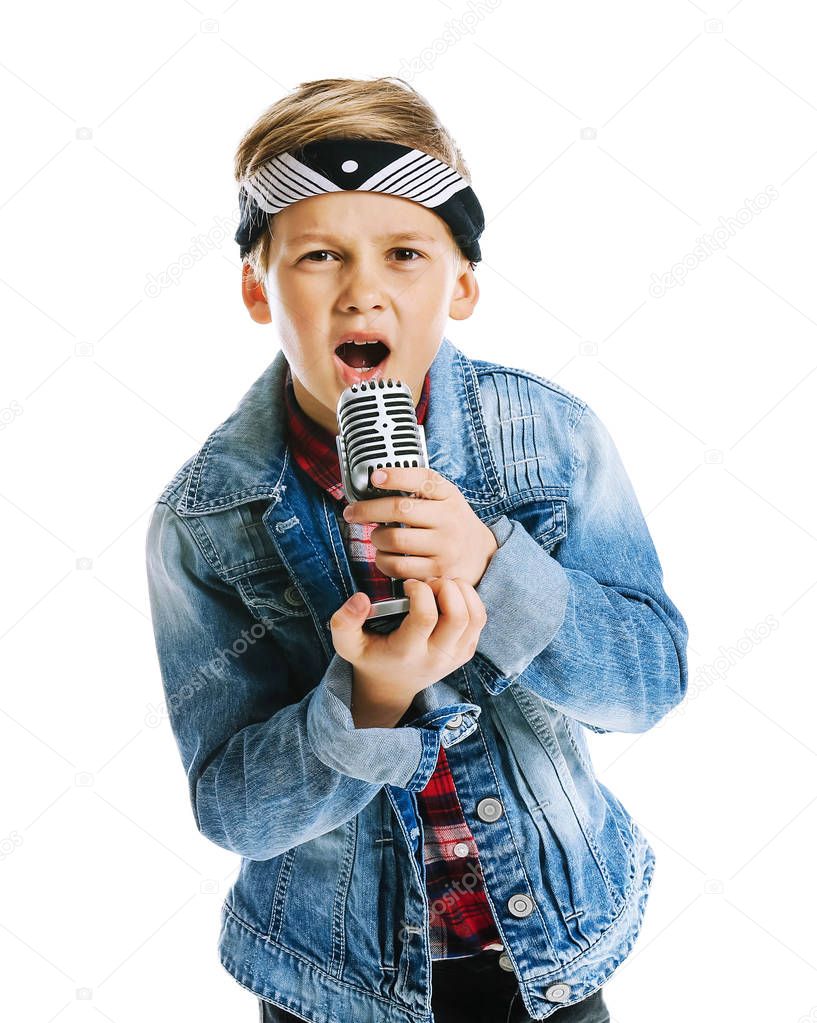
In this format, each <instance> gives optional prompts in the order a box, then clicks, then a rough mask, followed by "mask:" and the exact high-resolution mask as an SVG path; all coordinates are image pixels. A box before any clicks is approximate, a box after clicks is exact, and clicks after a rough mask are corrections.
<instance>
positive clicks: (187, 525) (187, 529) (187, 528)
mask: <svg viewBox="0 0 817 1023" xmlns="http://www.w3.org/2000/svg"><path fill="white" fill-rule="evenodd" d="M156 503H157V504H163V505H164V506H165V507H166V508H168V509H169V511H170V513H171V515H173V516H174V518H176V519H177V520H178V521H179V522H181V523H182V525H183V526H184V532H185V533H187V535H188V536H189V537H190V539H191V540H192V541H193V543H194V544H195V546H196V547H197V548H198V550H199V553H200V554H201V556H202V558H204V560H205V561H206V562H207V565H208V566H209V568H210V571H211V572H212V573H213V574H214V575H215V576H217V577H218V578H219V579H221V581H222V582H224V583H227V585H228V586H231V585H232V583H230V582H229V580H227V579H225V578H224V576H223V575H222V574H221V572H220V571H219V570H218V568H216V566H215V565H214V564H213V563H212V561H211V560H210V558H209V557H208V555H207V552H206V551H205V550H204V548H203V547H202V545H201V542H200V541H199V538H198V536H197V535H196V533H195V532H194V530H193V529H192V528H191V524H190V523H189V522H187V520H185V519H183V518H182V516H181V515H179V514H178V512H177V511H176V510H175V509H174V508H173V507H172V505H170V504H168V503H167V501H157V502H156Z"/></svg>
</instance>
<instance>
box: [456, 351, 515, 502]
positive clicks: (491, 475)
mask: <svg viewBox="0 0 817 1023" xmlns="http://www.w3.org/2000/svg"><path fill="white" fill-rule="evenodd" d="M456 358H457V361H458V362H459V363H460V367H461V372H462V377H463V382H464V387H465V400H466V402H467V404H468V411H469V413H470V424H471V427H472V437H473V439H474V442H475V444H474V446H475V448H476V450H477V453H478V455H479V460H480V464H481V466H482V473H483V475H484V477H485V481H486V483H487V485H488V486H489V487H490V488H491V489H490V493H484V492H482V493H478V492H477V491H476V490H472V489H471V488H470V487H465V486H462V487H461V488H460V489H461V490H462V493H463V495H465V494H470V495H471V497H472V498H473V500H474V502H475V503H479V504H484V503H485V502H486V500H487V501H491V500H495V499H496V497H497V495H498V496H499V497H504V496H506V490H505V485H504V483H503V481H502V479H501V477H500V476H499V474H498V473H497V471H496V466H495V464H494V460H493V455H492V452H491V446H490V442H489V441H488V434H487V432H486V429H485V420H484V418H483V415H482V400H481V397H480V387H479V379H478V378H477V375H476V372H475V371H474V367H473V366H472V365H471V363H470V360H468V359H466V358H465V357H464V356H463V355H461V354H460V353H459V352H458V353H457V355H456ZM486 459H487V461H486Z"/></svg>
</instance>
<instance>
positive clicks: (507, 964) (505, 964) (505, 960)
mask: <svg viewBox="0 0 817 1023" xmlns="http://www.w3.org/2000/svg"><path fill="white" fill-rule="evenodd" d="M499 965H500V967H501V968H502V969H503V970H507V971H508V973H513V963H512V962H511V957H510V956H509V955H508V953H507V952H503V953H502V955H501V956H500V957H499Z"/></svg>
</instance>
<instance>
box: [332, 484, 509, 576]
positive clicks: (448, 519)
mask: <svg viewBox="0 0 817 1023" xmlns="http://www.w3.org/2000/svg"><path fill="white" fill-rule="evenodd" d="M379 471H380V472H384V473H385V474H386V476H385V479H383V480H378V479H377V478H376V476H377V472H373V473H372V482H373V483H374V484H375V486H378V487H381V488H382V489H384V490H406V491H410V492H411V493H412V494H418V495H419V496H418V497H404V496H402V495H399V494H397V495H394V494H392V495H389V496H384V497H373V498H370V499H369V500H368V501H355V502H353V503H352V504H350V505H349V506H348V507H347V508H344V510H343V517H344V518H345V519H346V521H347V522H402V523H404V525H405V527H408V528H401V527H400V526H378V527H377V529H374V530H372V543H373V544H374V546H375V547H376V548H377V552H378V553H377V555H376V556H375V559H374V560H375V564H376V565H377V567H378V568H379V569H380V571H381V572H383V573H384V574H385V575H388V576H391V578H392V579H421V580H424V581H428V580H429V579H431V578H433V577H435V576H437V577H446V578H449V579H457V578H459V579H464V580H465V581H466V582H467V583H469V584H470V585H471V586H478V585H479V581H480V579H482V577H483V575H484V574H485V570H486V569H487V567H488V565H489V564H490V561H491V558H492V557H493V556H494V552H495V551H496V550H497V546H498V545H497V542H496V537H495V536H494V534H493V533H492V532H491V530H490V529H489V528H488V527H487V526H486V525H485V523H484V522H482V521H480V519H479V518H478V517H477V515H476V514H475V513H474V511H473V509H472V508H471V506H470V505H469V504H468V502H467V501H466V500H465V498H464V497H463V495H462V493H461V492H460V490H459V489H458V488H457V487H456V486H454V484H453V483H452V482H451V481H450V480H447V479H446V478H445V477H444V476H441V475H440V474H439V473H438V472H436V471H435V470H434V469H428V468H424V469H406V468H402V467H400V468H398V467H394V468H388V469H381V470H379ZM404 554H405V555H408V557H403V555H404Z"/></svg>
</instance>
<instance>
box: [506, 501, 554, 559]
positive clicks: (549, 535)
mask: <svg viewBox="0 0 817 1023" xmlns="http://www.w3.org/2000/svg"><path fill="white" fill-rule="evenodd" d="M508 517H509V518H512V519H517V520H518V521H519V522H521V523H522V525H523V526H524V527H525V529H526V530H527V532H529V533H530V535H531V536H532V537H533V539H534V540H536V541H537V543H538V544H539V545H540V546H541V547H542V548H543V549H544V550H546V551H547V550H550V549H551V548H553V547H555V546H556V544H558V543H560V542H561V541H562V540H564V538H565V537H566V536H567V499H566V498H562V497H548V498H544V499H540V500H538V501H536V502H534V503H532V504H525V505H521V506H520V507H518V508H514V509H512V510H511V511H509V512H508Z"/></svg>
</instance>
